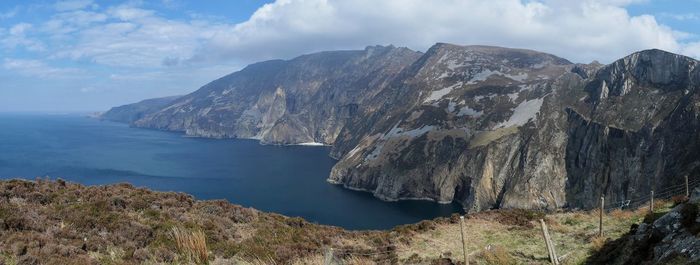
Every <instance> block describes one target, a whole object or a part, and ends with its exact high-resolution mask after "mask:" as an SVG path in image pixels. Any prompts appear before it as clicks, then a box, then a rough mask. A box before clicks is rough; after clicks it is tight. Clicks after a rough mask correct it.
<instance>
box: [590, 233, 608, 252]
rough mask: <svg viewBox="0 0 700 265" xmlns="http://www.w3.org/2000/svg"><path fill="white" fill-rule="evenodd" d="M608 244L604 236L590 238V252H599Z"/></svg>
mask: <svg viewBox="0 0 700 265" xmlns="http://www.w3.org/2000/svg"><path fill="white" fill-rule="evenodd" d="M607 242H608V238H607V237H605V236H594V237H591V243H590V244H591V251H599V250H601V249H602V248H603V246H604V245H605V243H607Z"/></svg>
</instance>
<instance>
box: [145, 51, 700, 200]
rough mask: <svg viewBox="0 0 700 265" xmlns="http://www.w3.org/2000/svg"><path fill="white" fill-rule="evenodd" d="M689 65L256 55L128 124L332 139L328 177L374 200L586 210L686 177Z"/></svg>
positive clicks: (692, 110)
mask: <svg viewBox="0 0 700 265" xmlns="http://www.w3.org/2000/svg"><path fill="white" fill-rule="evenodd" d="M697 64H698V62H697V61H695V60H693V59H691V58H687V57H683V56H680V55H676V54H672V53H668V52H664V51H660V50H647V51H641V52H638V53H635V54H632V55H630V56H627V57H625V58H623V59H620V60H618V61H616V62H614V63H612V64H610V65H601V64H598V63H596V62H594V63H591V64H573V63H571V62H569V61H567V60H565V59H562V58H559V57H556V56H553V55H550V54H545V53H541V52H536V51H531V50H522V49H509V48H500V47H490V46H458V45H451V44H444V43H439V44H436V45H434V46H433V47H431V48H430V49H429V50H428V51H426V53H425V54H422V53H418V52H413V51H411V50H408V49H406V48H395V47H391V46H390V47H381V46H375V47H368V48H367V49H365V50H363V51H342V52H323V53H317V54H311V55H305V56H301V57H298V58H295V59H292V60H289V61H281V60H278V61H268V62H263V63H258V64H253V65H250V66H248V67H246V68H245V69H243V70H241V71H239V72H236V73H233V74H231V75H228V76H226V77H223V78H221V79H219V80H216V81H214V82H211V83H210V84H208V85H206V86H204V87H202V88H201V89H200V90H198V91H196V92H194V93H192V94H190V95H187V96H183V97H181V98H179V99H177V100H175V101H173V102H172V103H170V104H168V105H167V106H164V107H163V108H161V109H159V110H157V111H153V112H150V113H146V114H144V115H143V117H141V118H140V119H138V120H136V121H134V124H135V125H136V126H141V127H149V128H158V129H165V130H175V131H183V132H185V133H187V134H190V135H197V136H205V137H239V138H255V139H260V140H261V142H263V143H272V144H292V143H304V142H318V143H324V144H330V145H333V148H332V151H331V156H333V157H334V158H337V159H338V160H339V162H338V163H337V164H336V165H335V166H334V168H333V170H332V172H331V174H330V176H329V178H328V181H329V182H331V183H335V184H339V185H343V186H344V187H346V188H350V189H356V190H364V191H368V192H372V193H373V194H374V195H375V196H376V197H379V198H381V199H385V200H401V199H426V200H434V201H438V202H444V203H448V202H453V201H456V202H459V203H461V204H462V205H464V207H465V209H467V210H468V211H480V210H484V209H491V208H530V209H555V208H561V207H571V208H579V207H580V208H590V207H594V206H595V205H596V203H597V201H598V199H597V198H599V196H601V195H604V196H606V197H607V198H609V200H610V201H620V200H630V199H634V198H636V197H638V196H641V195H646V194H648V192H649V191H650V190H651V189H652V188H657V189H659V190H660V189H663V188H664V187H666V186H668V185H671V184H677V183H679V181H681V180H682V178H683V175H686V174H697V173H700V170H699V167H698V166H699V165H700V159H698V158H699V157H700V153H699V152H700V151H699V150H700V133H699V132H700V127H699V126H700V120H699V119H698V114H699V113H700V96H699V95H698V93H697V88H698V85H699V81H700V71H699V70H698V69H697Z"/></svg>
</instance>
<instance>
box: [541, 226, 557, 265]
mask: <svg viewBox="0 0 700 265" xmlns="http://www.w3.org/2000/svg"><path fill="white" fill-rule="evenodd" d="M540 225H541V226H542V236H543V237H544V244H545V245H546V246H547V252H548V253H547V255H548V256H549V261H550V262H551V263H552V264H554V265H559V257H557V252H556V251H555V250H554V243H553V242H552V239H551V238H550V236H549V229H547V224H546V223H545V222H544V220H543V219H540Z"/></svg>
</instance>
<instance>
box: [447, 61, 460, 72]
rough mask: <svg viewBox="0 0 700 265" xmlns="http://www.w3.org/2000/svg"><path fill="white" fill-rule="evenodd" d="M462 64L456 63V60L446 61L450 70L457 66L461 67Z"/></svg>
mask: <svg viewBox="0 0 700 265" xmlns="http://www.w3.org/2000/svg"><path fill="white" fill-rule="evenodd" d="M462 66H464V64H462V63H457V60H449V61H447V68H448V69H450V70H453V71H454V70H455V69H457V67H462Z"/></svg>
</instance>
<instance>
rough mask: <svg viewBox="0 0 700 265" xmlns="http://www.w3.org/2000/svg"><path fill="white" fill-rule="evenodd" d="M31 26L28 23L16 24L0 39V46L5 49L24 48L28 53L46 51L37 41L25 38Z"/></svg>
mask: <svg viewBox="0 0 700 265" xmlns="http://www.w3.org/2000/svg"><path fill="white" fill-rule="evenodd" d="M32 29H33V25H32V24H29V23H18V24H15V25H14V26H12V27H10V29H9V30H7V33H6V34H3V36H2V38H1V39H0V45H2V46H3V47H5V48H7V49H14V48H18V47H21V48H24V49H26V50H28V51H33V52H39V51H44V50H46V47H45V45H44V44H43V43H42V42H41V41H38V40H35V39H33V38H30V37H27V34H28V33H29V31H31V30H32Z"/></svg>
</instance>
